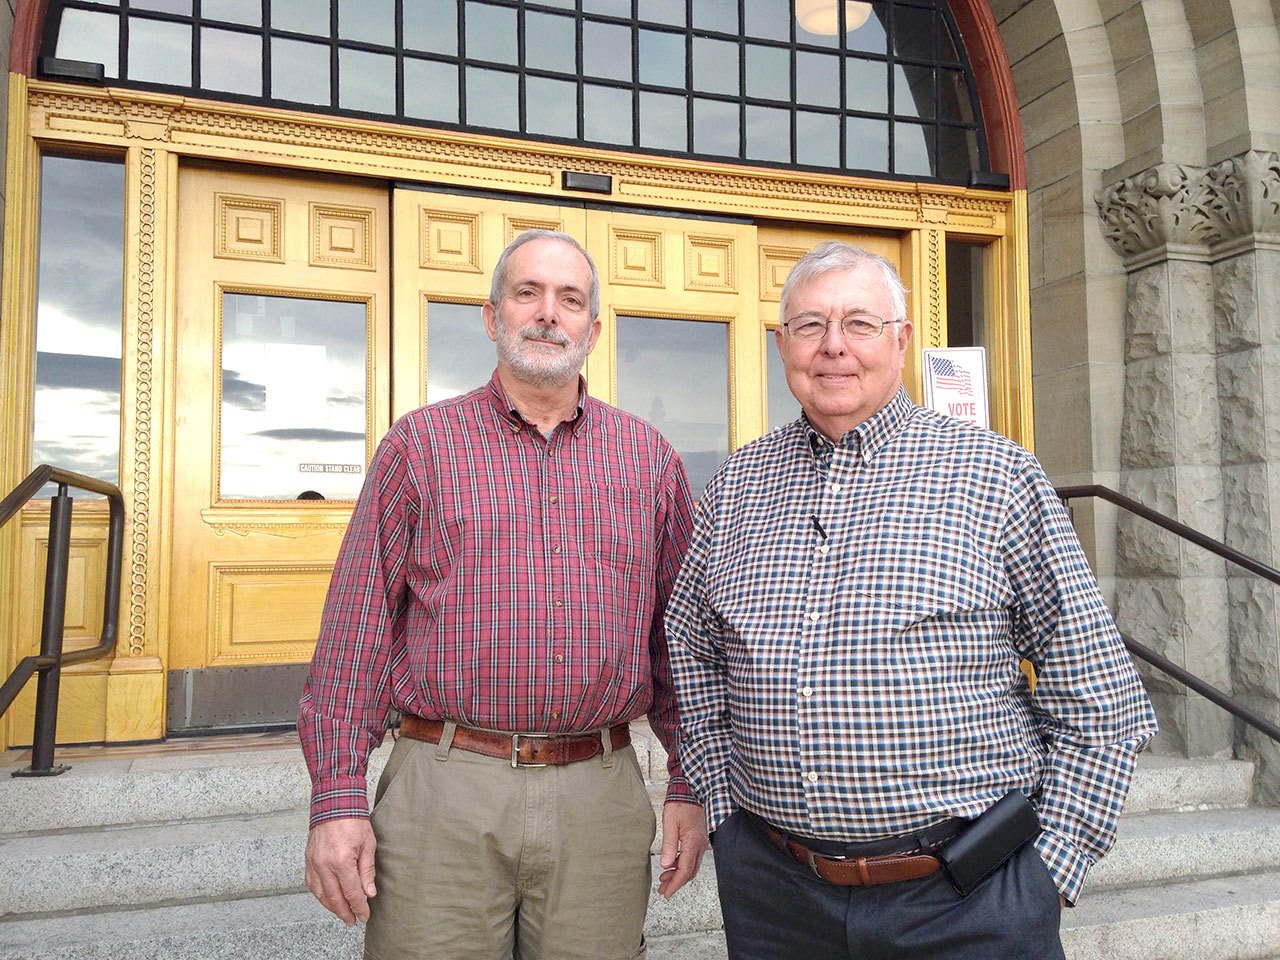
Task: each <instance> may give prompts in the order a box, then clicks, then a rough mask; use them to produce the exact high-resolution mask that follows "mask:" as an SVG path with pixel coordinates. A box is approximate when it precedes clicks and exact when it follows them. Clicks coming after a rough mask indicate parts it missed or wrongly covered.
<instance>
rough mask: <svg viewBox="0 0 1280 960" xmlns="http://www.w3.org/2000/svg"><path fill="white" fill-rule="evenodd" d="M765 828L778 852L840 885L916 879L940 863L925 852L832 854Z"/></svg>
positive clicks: (855, 885)
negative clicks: (811, 848) (874, 855)
mask: <svg viewBox="0 0 1280 960" xmlns="http://www.w3.org/2000/svg"><path fill="white" fill-rule="evenodd" d="M765 829H766V830H767V832H768V834H769V840H770V842H772V843H773V845H774V846H775V847H777V848H778V851H779V852H780V853H784V854H787V855H788V856H790V857H791V858H792V859H793V860H795V862H796V863H798V864H800V866H802V867H808V868H809V870H811V871H812V872H813V875H814V876H816V877H817V878H818V879H819V880H825V881H826V882H827V883H835V884H839V885H840V886H842V887H870V886H873V885H874V884H877V883H898V882H899V881H902V880H919V879H920V878H921V877H927V876H929V875H930V874H931V873H935V872H937V870H938V868H939V867H941V866H942V864H941V862H940V861H939V860H938V858H937V857H932V856H929V855H928V854H925V853H898V854H890V855H888V856H883V857H847V858H846V857H832V856H828V855H826V854H822V853H817V852H815V851H813V850H810V849H809V848H808V847H806V846H805V845H804V844H802V843H799V842H797V841H795V840H789V839H787V838H786V837H784V836H783V835H782V834H781V833H779V832H778V831H777V830H776V829H774V828H773V827H772V826H769V825H768V824H765Z"/></svg>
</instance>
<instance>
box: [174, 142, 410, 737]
mask: <svg viewBox="0 0 1280 960" xmlns="http://www.w3.org/2000/svg"><path fill="white" fill-rule="evenodd" d="M179 190H180V201H179V211H180V212H179V220H180V222H179V224H178V281H177V311H176V312H177V321H176V337H175V344H176V346H175V350H176V357H175V364H174V368H175V370H176V385H175V386H176V391H175V393H176V407H175V410H174V413H173V416H174V424H175V427H176V429H175V430H174V431H173V436H174V447H173V474H172V477H173V518H172V522H173V527H172V541H171V543H172V563H171V570H172V575H171V580H170V583H171V589H170V602H169V625H170V630H169V648H168V662H167V666H168V668H169V669H170V670H174V669H182V668H202V667H224V666H256V665H264V664H281V663H298V662H305V661H306V660H307V659H309V658H310V655H311V652H312V650H313V648H314V644H315V637H316V633H317V628H318V625H319V620H320V612H321V608H322V604H323V599H324V594H325V590H326V588H327V586H328V582H329V577H330V574H331V572H332V568H333V559H334V556H335V555H336V553H337V549H338V545H339V543H340V541H341V537H342V533H343V531H344V529H345V527H346V523H347V520H348V519H349V517H350V513H351V508H352V502H353V501H354V499H355V497H356V495H357V493H358V491H359V489H360V485H361V482H362V481H363V479H364V471H365V467H366V466H367V464H368V461H369V457H370V456H371V455H372V452H373V449H374V447H375V445H376V444H377V442H378V440H379V439H380V438H381V437H382V435H383V434H384V433H385V432H386V430H387V428H388V427H389V425H390V420H389V411H390V378H389V362H388V360H389V338H390V277H389V266H388V263H389V255H388V245H389V239H388V238H389V230H388V226H389V221H388V203H387V191H386V188H385V187H384V186H381V185H376V186H369V185H365V184H361V183H357V182H353V181H344V180H337V179H327V178H317V177H315V176H308V177H306V178H301V177H293V176H287V175H278V174H274V173H273V174H266V173H259V172H245V171H240V170H231V169H227V168H214V167H197V166H192V167H189V168H184V169H183V170H182V171H181V173H180V179H179ZM173 706H174V705H173V704H170V716H171V718H172V715H173V714H172V711H173ZM171 725H172V719H171Z"/></svg>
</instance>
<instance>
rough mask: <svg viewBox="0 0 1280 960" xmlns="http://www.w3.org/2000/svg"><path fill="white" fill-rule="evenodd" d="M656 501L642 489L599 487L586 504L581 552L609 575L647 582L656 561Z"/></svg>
mask: <svg viewBox="0 0 1280 960" xmlns="http://www.w3.org/2000/svg"><path fill="white" fill-rule="evenodd" d="M653 525H654V518H653V499H652V497H651V496H649V495H648V494H647V493H646V492H645V491H644V490H642V489H640V488H639V487H629V486H623V485H597V486H595V487H592V488H591V489H590V491H589V492H588V494H587V496H586V498H585V499H584V501H583V523H582V526H581V532H582V549H583V550H584V552H585V553H586V554H587V555H588V558H589V559H593V560H594V561H595V562H596V563H597V564H599V566H600V567H601V569H602V572H604V573H606V574H607V575H611V576H614V577H617V578H619V579H621V580H624V581H625V580H628V579H630V578H633V577H636V578H645V577H647V574H648V573H649V570H650V567H651V565H652V561H653V549H654V544H653Z"/></svg>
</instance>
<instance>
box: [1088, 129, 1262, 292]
mask: <svg viewBox="0 0 1280 960" xmlns="http://www.w3.org/2000/svg"><path fill="white" fill-rule="evenodd" d="M1094 200H1095V202H1096V203H1097V205H1098V215H1099V218H1100V219H1101V222H1102V232H1103V234H1104V236H1106V238H1107V240H1108V242H1110V244H1111V246H1112V247H1113V248H1114V249H1115V250H1116V252H1117V253H1119V254H1120V255H1121V256H1123V257H1124V258H1125V261H1126V265H1127V266H1129V267H1130V268H1137V267H1140V266H1144V265H1145V264H1147V263H1149V262H1152V261H1153V260H1157V259H1160V258H1161V257H1160V255H1161V254H1162V253H1174V252H1179V253H1183V254H1186V255H1193V256H1194V255H1199V257H1200V258H1201V259H1205V258H1208V256H1209V254H1210V253H1211V252H1212V251H1214V250H1215V248H1219V247H1224V246H1230V245H1233V244H1234V243H1235V242H1237V241H1240V240H1242V239H1245V238H1252V237H1258V238H1260V239H1263V240H1270V241H1275V240H1277V239H1280V156H1277V154H1275V153H1264V152H1260V151H1256V150H1250V151H1247V152H1245V153H1243V154H1241V155H1239V156H1237V157H1231V158H1230V159H1228V160H1224V161H1222V162H1221V163H1218V164H1215V165H1214V166H1212V167H1193V166H1188V165H1185V164H1179V163H1160V164H1156V165H1155V166H1154V167H1151V168H1149V169H1147V170H1144V171H1142V172H1141V173H1138V174H1134V175H1133V176H1131V177H1126V178H1125V179H1123V180H1121V181H1120V182H1119V183H1116V184H1112V185H1111V186H1109V187H1105V188H1104V189H1102V190H1099V191H1098V193H1097V194H1096V195H1095V197H1094Z"/></svg>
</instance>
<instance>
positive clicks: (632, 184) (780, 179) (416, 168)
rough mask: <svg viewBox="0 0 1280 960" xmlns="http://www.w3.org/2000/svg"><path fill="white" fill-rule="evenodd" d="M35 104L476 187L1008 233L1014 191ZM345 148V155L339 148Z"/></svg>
mask: <svg viewBox="0 0 1280 960" xmlns="http://www.w3.org/2000/svg"><path fill="white" fill-rule="evenodd" d="M29 102H30V106H31V114H32V129H33V132H34V133H35V134H36V136H42V135H43V136H50V137H65V136H71V137H73V138H74V139H76V140H79V141H84V140H92V141H101V142H126V143H135V144H136V143H138V142H139V141H143V142H146V141H162V142H165V143H167V144H169V145H170V147H171V148H172V149H174V150H178V151H182V152H188V153H192V154H195V155H226V154H227V152H228V151H235V152H236V153H237V154H239V155H241V156H243V154H244V151H245V150H250V151H257V152H260V153H261V154H262V155H263V157H264V158H268V157H274V158H276V159H278V160H280V161H283V162H290V163H293V164H295V165H299V166H305V165H311V164H313V163H314V164H315V165H316V166H317V168H320V167H325V168H329V169H331V168H332V165H333V162H334V161H335V159H337V160H339V162H341V161H340V155H342V154H346V155H348V156H350V157H351V160H352V161H353V165H363V166H366V167H367V166H373V167H376V168H378V169H380V170H382V171H383V172H384V173H385V174H386V175H388V176H392V177H396V176H399V177H405V178H407V179H414V178H420V177H421V176H422V175H423V174H424V173H425V172H427V171H428V170H429V171H430V172H431V174H432V175H433V176H440V175H445V176H448V175H449V174H450V171H451V169H452V168H456V170H457V173H458V176H459V177H460V178H461V179H463V180H465V181H466V182H467V183H468V184H471V185H473V186H482V187H484V186H487V187H492V188H494V189H506V190H511V189H517V190H520V189H523V190H530V191H534V192H543V193H547V192H559V182H560V172H561V171H562V170H565V169H573V170H578V171H582V172H586V173H599V174H606V175H608V176H611V177H613V178H614V194H613V196H614V198H615V199H618V200H631V201H633V202H637V203H649V204H659V205H669V204H672V203H676V204H677V205H679V204H681V203H687V202H688V201H691V200H692V201H697V200H699V199H702V198H705V199H706V200H707V202H708V203H710V202H712V201H716V202H723V200H724V198H727V197H731V198H734V199H735V200H737V201H739V203H740V205H741V208H742V209H749V210H753V211H756V212H759V213H762V214H765V215H769V214H774V213H776V214H778V215H786V216H789V217H794V216H796V215H797V213H798V212H799V208H798V207H797V205H802V206H803V207H804V208H806V209H809V210H816V211H823V210H825V209H827V208H831V209H832V210H833V211H834V210H837V209H847V208H848V207H851V206H853V207H866V208H872V209H874V210H875V212H876V214H877V219H880V220H881V221H882V222H884V223H886V224H887V225H893V224H901V225H902V226H904V227H914V226H915V225H917V224H918V223H919V222H920V221H921V216H920V211H921V210H922V209H924V208H926V207H927V208H936V209H942V210H948V211H952V213H953V220H954V219H955V218H957V217H958V218H959V222H960V225H962V226H965V227H969V228H972V229H976V230H980V231H983V232H1003V231H1004V224H1005V219H1006V217H1007V216H1008V214H1009V202H1010V201H1009V199H1008V198H1006V197H1005V196H1001V195H999V194H992V193H984V192H981V191H977V192H975V191H972V190H963V189H959V188H955V187H947V186H940V185H939V186H935V185H933V184H917V183H901V184H898V183H894V182H892V181H880V180H868V179H862V178H857V177H851V176H847V175H842V174H835V173H831V174H824V173H809V172H800V171H794V170H781V171H780V170H772V169H763V168H762V169H760V170H751V169H749V168H744V167H741V166H737V165H732V164H723V163H712V162H708V161H701V160H696V159H673V158H667V157H651V158H650V157H645V158H640V157H630V156H627V155H623V154H619V153H616V152H612V151H608V150H603V149H597V148H584V147H573V148H565V147H562V146H559V145H556V144H544V143H537V142H524V141H516V140H512V139H506V138H501V137H495V136H487V135H479V134H471V133H459V132H451V131H441V130H430V129H425V128H417V127H408V126H403V125H397V124H394V123H389V122H385V121H359V120H352V119H350V118H345V117H327V116H316V115H310V114H303V113H295V112H292V111H284V110H279V109H276V108H269V107H246V106H241V105H237V104H221V103H215V102H211V101H204V100H197V99H192V98H186V97H181V96H172V95H163V94H154V93H145V92H141V91H135V90H126V89H121V88H105V89H90V88H84V87H78V86H70V85H67V84H56V83H49V82H46V81H34V82H33V83H32V85H31V93H30V101H29ZM335 155H338V156H335Z"/></svg>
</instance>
